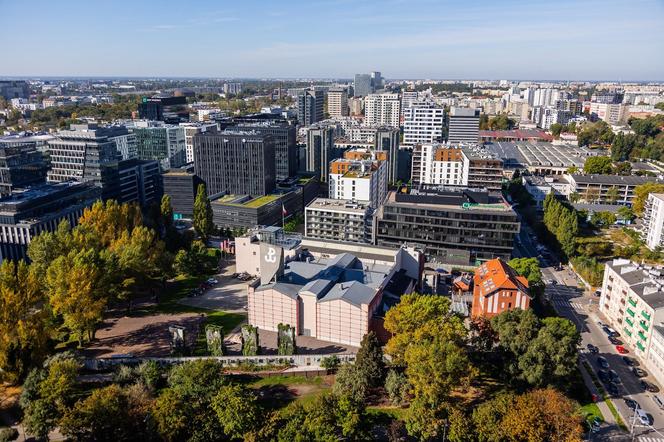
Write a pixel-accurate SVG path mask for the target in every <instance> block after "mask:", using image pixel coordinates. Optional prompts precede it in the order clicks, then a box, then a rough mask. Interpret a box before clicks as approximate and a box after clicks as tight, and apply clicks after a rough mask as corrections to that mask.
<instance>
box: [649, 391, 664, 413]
mask: <svg viewBox="0 0 664 442" xmlns="http://www.w3.org/2000/svg"><path fill="white" fill-rule="evenodd" d="M652 400H653V401H655V403H656V404H657V406H658V407H659V408H660V409H662V410H664V399H662V398H661V396H659V395H657V394H653V395H652Z"/></svg>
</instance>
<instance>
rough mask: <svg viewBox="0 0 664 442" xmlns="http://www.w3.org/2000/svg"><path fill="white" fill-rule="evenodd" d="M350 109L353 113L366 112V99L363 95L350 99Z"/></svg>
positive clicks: (360, 113)
mask: <svg viewBox="0 0 664 442" xmlns="http://www.w3.org/2000/svg"><path fill="white" fill-rule="evenodd" d="M348 109H349V111H350V114H351V115H363V114H364V99H363V98H362V97H351V98H349V99H348Z"/></svg>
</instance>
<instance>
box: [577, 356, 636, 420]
mask: <svg viewBox="0 0 664 442" xmlns="http://www.w3.org/2000/svg"><path fill="white" fill-rule="evenodd" d="M583 366H584V368H585V369H586V372H587V373H588V374H589V375H590V379H592V381H593V384H594V385H595V387H596V388H597V391H599V394H600V395H601V396H602V399H604V402H606V406H607V407H609V411H611V414H612V415H613V418H614V419H615V421H616V423H617V424H618V426H619V427H620V428H621V429H622V430H624V431H627V426H626V425H625V423H624V422H623V420H622V418H621V417H620V414H619V413H618V410H616V407H615V406H614V405H613V402H611V399H609V396H608V395H607V394H606V390H604V386H603V385H602V383H601V382H600V381H599V379H597V376H595V372H594V371H593V370H592V368H591V367H590V364H589V363H588V361H583Z"/></svg>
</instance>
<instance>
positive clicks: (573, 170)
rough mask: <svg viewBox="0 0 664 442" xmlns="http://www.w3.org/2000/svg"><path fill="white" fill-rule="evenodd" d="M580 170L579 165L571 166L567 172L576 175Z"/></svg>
mask: <svg viewBox="0 0 664 442" xmlns="http://www.w3.org/2000/svg"><path fill="white" fill-rule="evenodd" d="M579 172H580V169H579V168H578V167H577V166H569V167H568V168H567V170H566V172H565V173H567V174H568V175H576V174H578V173H579Z"/></svg>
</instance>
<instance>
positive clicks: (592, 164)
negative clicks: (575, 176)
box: [583, 156, 613, 175]
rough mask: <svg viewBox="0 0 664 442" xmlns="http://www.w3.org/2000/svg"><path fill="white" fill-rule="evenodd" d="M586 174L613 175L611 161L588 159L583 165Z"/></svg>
mask: <svg viewBox="0 0 664 442" xmlns="http://www.w3.org/2000/svg"><path fill="white" fill-rule="evenodd" d="M583 171H584V172H585V173H586V174H589V175H590V174H600V175H606V174H611V173H613V161H612V160H611V158H610V157H600V156H597V157H589V158H587V159H586V162H585V163H584V165H583Z"/></svg>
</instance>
